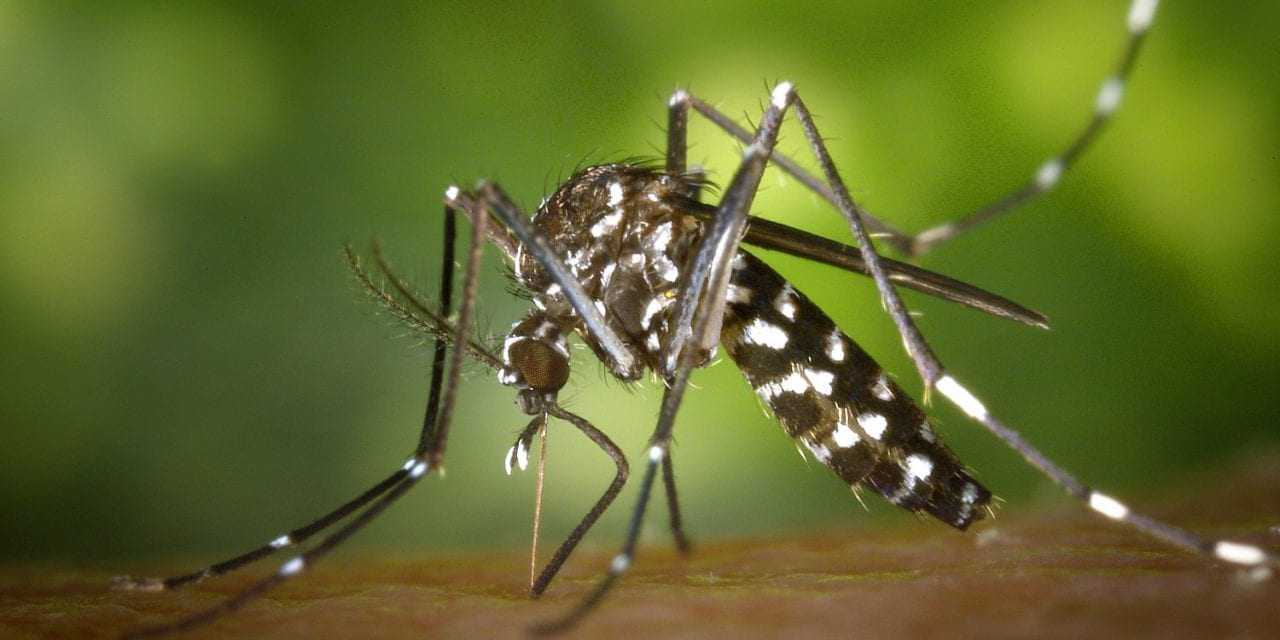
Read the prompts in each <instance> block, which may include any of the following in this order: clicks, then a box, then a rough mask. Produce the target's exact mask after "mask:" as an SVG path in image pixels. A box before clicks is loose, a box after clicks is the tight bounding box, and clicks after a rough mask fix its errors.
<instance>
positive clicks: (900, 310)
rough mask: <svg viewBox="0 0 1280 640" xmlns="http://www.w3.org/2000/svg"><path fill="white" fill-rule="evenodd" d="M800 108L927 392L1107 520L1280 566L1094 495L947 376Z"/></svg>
mask: <svg viewBox="0 0 1280 640" xmlns="http://www.w3.org/2000/svg"><path fill="white" fill-rule="evenodd" d="M794 102H795V110H796V117H797V118H799V120H800V124H801V126H802V127H803V128H804V132H805V137H806V138H807V139H808V140H809V144H810V146H811V147H812V148H813V152H814V155H815V156H817V159H818V164H819V165H821V166H822V169H823V172H824V173H825V174H826V176H827V180H828V181H829V183H830V184H831V186H832V190H833V191H834V192H835V193H836V195H837V201H838V202H839V203H840V206H839V208H840V212H841V214H842V215H844V217H845V218H846V220H847V221H848V222H849V226H850V228H851V229H852V230H853V234H854V236H855V237H856V238H857V240H858V243H859V245H860V246H859V250H860V251H861V252H862V255H863V259H864V261H865V262H866V264H867V267H868V269H869V270H870V271H871V273H872V277H873V278H874V279H875V281H876V286H877V288H878V289H879V290H880V295H881V299H882V300H884V302H885V306H886V307H887V308H888V310H889V314H890V315H891V316H892V317H893V319H894V322H895V324H897V326H898V329H899V332H900V333H901V335H902V339H903V342H904V344H905V345H906V347H907V353H908V354H909V355H910V356H911V358H912V360H913V361H914V362H915V363H916V367H917V369H918V370H919V371H920V375H921V378H922V379H923V380H924V382H925V384H926V386H927V387H933V388H936V389H937V390H938V392H939V393H941V394H942V395H943V397H945V398H947V400H949V401H950V402H951V403H952V404H954V405H955V406H956V407H957V408H959V409H960V410H961V411H964V412H965V413H966V414H967V415H968V416H969V417H971V418H973V419H974V420H975V421H977V422H978V423H979V424H981V425H983V426H984V427H986V428H987V430H988V431H990V432H991V433H992V434H994V435H995V436H996V437H997V438H999V439H1000V440H1002V441H1004V443H1005V444H1007V445H1008V446H1009V447H1011V448H1012V449H1014V450H1015V451H1017V452H1018V453H1019V454H1020V455H1021V456H1022V457H1023V459H1024V460H1026V461H1027V462H1028V463H1029V464H1030V465H1032V466H1034V467H1035V468H1037V469H1039V470H1040V471H1041V472H1042V473H1044V474H1045V476H1047V477H1048V478H1049V479H1050V480H1053V481H1054V482H1055V483H1057V484H1058V485H1059V486H1061V487H1062V488H1063V489H1064V490H1065V491H1066V492H1067V493H1068V494H1070V495H1072V496H1074V497H1075V498H1077V499H1079V500H1081V501H1084V502H1085V503H1086V504H1087V505H1088V506H1089V508H1090V509H1092V510H1094V511H1096V512H1098V513H1100V514H1102V515H1103V516H1105V517H1107V518H1110V519H1112V520H1118V521H1121V522H1125V523H1128V524H1130V525H1132V526H1134V527H1136V528H1137V529H1138V530H1140V531H1142V532H1144V533H1146V534H1148V535H1150V536H1153V537H1155V538H1158V539H1160V540H1164V541H1165V542H1168V543H1170V544H1173V545H1175V546H1179V547H1183V548H1185V549H1190V550H1193V551H1198V552H1200V553H1203V554H1206V555H1211V556H1213V557H1216V558H1218V559H1220V560H1224V561H1227V562H1234V563H1237V564H1243V565H1263V564H1280V559H1278V558H1277V557H1276V556H1275V555H1273V554H1270V553H1268V552H1266V551H1264V550H1263V549H1262V548H1260V547H1256V546H1253V545H1248V544H1243V543H1239V542H1231V541H1225V540H1207V539H1204V538H1201V537H1199V536H1197V535H1195V534H1193V533H1190V532H1188V531H1185V530H1182V529H1179V528H1177V527H1174V526H1171V525H1169V524H1166V523H1164V522H1160V521H1159V520H1155V519H1153V518H1150V517H1148V516H1145V515H1142V514H1138V513H1134V512H1132V511H1131V510H1130V509H1129V508H1128V507H1127V506H1125V505H1124V504H1122V503H1120V502H1118V501H1117V500H1115V499H1114V498H1112V497H1110V496H1107V495H1106V494H1103V493H1099V492H1097V491H1094V490H1092V489H1090V488H1089V487H1087V486H1085V485H1084V483H1082V482H1080V481H1079V480H1077V479H1076V478H1075V477H1073V476H1072V475H1070V474H1069V473H1067V472H1066V471H1064V470H1063V469H1061V468H1060V467H1058V466H1057V465H1056V464H1054V463H1053V461H1051V460H1050V459H1049V458H1048V457H1046V456H1045V455H1044V454H1042V453H1040V451H1038V450H1037V449H1035V447H1033V446H1031V444H1030V443H1028V442H1027V441H1026V440H1025V439H1023V437H1022V436H1021V434H1019V433H1018V432H1017V431H1014V430H1013V429H1011V428H1009V427H1007V426H1005V425H1004V424H1003V423H1002V422H1000V421H999V420H998V419H997V418H995V416H993V415H991V413H990V412H989V411H988V410H987V408H986V407H985V406H984V405H983V404H982V402H981V401H979V400H978V399H977V397H975V396H974V395H973V394H972V393H970V392H969V390H968V389H966V388H965V387H963V386H962V385H961V384H960V383H959V382H958V381H957V380H956V379H955V378H954V377H952V376H951V375H950V374H949V373H946V369H945V368H944V367H943V365H942V362H940V361H939V360H938V359H937V358H936V357H935V356H934V354H933V351H932V350H931V349H930V348H929V345H928V343H927V342H925V340H924V337H923V336H922V335H921V334H920V332H919V329H917V328H916V326H915V322H914V321H913V320H912V319H911V316H910V315H909V314H908V313H907V312H906V308H905V306H904V305H903V304H902V301H901V299H900V298H899V297H898V294H897V291H896V290H895V289H894V288H893V285H892V284H890V282H889V281H888V279H887V278H886V277H885V274H884V270H883V268H882V266H881V264H880V258H879V256H878V255H877V254H876V252H875V248H874V247H873V246H872V245H871V243H870V242H869V239H868V238H867V232H866V229H865V228H864V227H863V226H862V224H861V219H860V215H861V211H860V210H859V209H858V207H857V205H855V204H854V203H853V200H852V199H851V198H850V197H849V192H848V189H847V188H846V187H845V185H844V182H843V181H842V180H841V178H840V175H839V173H838V172H837V171H836V168H835V164H834V163H833V162H832V160H831V156H830V154H829V153H828V152H827V149H826V146H825V144H824V143H823V142H822V137H821V135H820V134H819V133H818V130H817V127H816V126H815V125H814V122H813V118H812V116H811V115H810V113H809V111H808V109H806V108H805V106H804V103H803V102H802V101H801V100H800V98H799V96H795V97H794Z"/></svg>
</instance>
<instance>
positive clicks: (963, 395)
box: [934, 375, 988, 421]
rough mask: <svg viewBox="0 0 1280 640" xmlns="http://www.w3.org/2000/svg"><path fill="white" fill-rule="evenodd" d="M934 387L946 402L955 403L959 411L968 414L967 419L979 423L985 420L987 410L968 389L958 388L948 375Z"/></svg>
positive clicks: (958, 384) (953, 379) (939, 379)
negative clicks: (945, 398) (969, 418)
mask: <svg viewBox="0 0 1280 640" xmlns="http://www.w3.org/2000/svg"><path fill="white" fill-rule="evenodd" d="M934 386H935V387H936V388H937V389H938V391H939V392H940V393H942V395H944V396H946V397H947V399H948V400H950V401H952V402H954V403H956V406H957V407H960V410H961V411H964V412H965V413H967V414H969V417H971V418H973V419H975V420H979V421H981V420H986V419H987V415H988V414H987V408H986V407H985V406H983V404H982V402H981V401H979V400H978V399H977V398H976V397H974V395H973V394H972V393H969V390H968V389H966V388H964V387H962V386H960V383H959V382H956V379H955V378H952V377H951V376H950V375H945V376H942V377H941V378H938V382H937V384H936V385H934Z"/></svg>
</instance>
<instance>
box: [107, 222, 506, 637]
mask: <svg viewBox="0 0 1280 640" xmlns="http://www.w3.org/2000/svg"><path fill="white" fill-rule="evenodd" d="M446 204H453V203H452V202H450V203H446ZM450 214H451V210H450V211H448V212H447V213H446V217H448V215H450ZM473 220H474V221H475V223H474V224H473V225H472V229H471V243H470V250H469V254H468V258H467V265H466V271H465V272H464V276H463V288H462V304H461V307H460V309H459V311H458V320H457V323H456V325H455V327H454V334H453V336H452V342H453V344H455V345H465V344H467V343H468V333H469V330H470V324H471V316H472V314H473V311H474V305H475V292H476V279H477V278H476V275H477V272H478V271H479V265H480V256H481V253H482V251H483V248H484V237H485V236H484V226H485V225H484V223H485V221H486V218H484V217H483V216H475V217H473ZM451 285H452V283H447V284H446V287H447V286H451ZM465 353H466V351H465V350H464V349H454V350H453V357H452V359H451V361H450V363H449V365H450V366H449V371H448V377H447V380H445V381H444V390H443V393H442V395H440V396H438V397H440V398H441V400H440V404H439V407H438V411H435V412H433V413H430V414H429V416H428V418H427V420H426V429H427V431H429V432H430V433H432V434H434V436H433V437H431V438H427V439H425V440H426V441H427V443H428V444H427V447H426V448H422V447H419V449H418V450H417V451H415V453H414V456H413V457H411V458H409V460H408V461H407V462H405V464H404V467H403V468H402V469H401V470H400V471H399V472H397V475H399V474H403V475H401V476H400V478H399V479H398V481H396V482H393V483H392V486H391V488H390V489H389V490H387V492H386V493H384V494H383V495H382V496H381V498H378V499H377V500H376V501H374V502H373V503H372V504H371V505H369V506H368V508H366V509H365V510H364V511H362V512H360V513H359V514H358V515H356V516H355V517H354V518H352V520H351V521H350V522H348V523H347V524H345V525H344V526H342V527H341V528H339V529H338V530H337V531H334V532H333V533H331V534H329V535H328V536H327V537H325V538H324V539H323V540H321V541H320V542H319V543H318V544H316V546H314V547H312V548H311V549H309V550H307V551H305V552H303V553H301V554H300V555H297V556H295V557H294V558H292V559H290V560H289V561H287V562H285V563H284V564H282V565H281V566H280V568H279V569H278V570H277V571H276V572H275V573H274V574H272V575H270V576H268V577H267V578H264V579H262V580H260V581H258V582H256V583H254V584H252V585H250V586H249V587H247V588H246V589H244V590H242V591H241V592H239V593H237V594H235V595H234V596H232V597H230V598H228V599H227V600H224V601H223V602H222V603H220V604H218V605H217V606H215V607H212V608H210V609H207V610H205V611H202V612H200V613H197V614H195V615H193V616H190V617H187V618H184V619H181V620H178V621H176V622H173V623H170V624H165V625H160V626H155V627H150V628H145V629H140V630H138V631H136V632H134V633H131V634H128V636H127V637H130V638H141V637H150V636H156V635H163V634H167V633H172V632H177V631H184V630H187V629H192V628H195V627H199V626H202V625H205V624H208V623H210V622H213V621H215V620H217V619H218V618H220V617H222V616H223V615H225V614H227V613H230V612H232V611H235V610H236V609H239V608H240V607H243V606H244V605H245V604H247V603H249V602H251V601H253V600H254V599H256V598H258V597H260V596H262V595H263V594H265V593H266V592H267V591H269V590H270V589H272V588H273V587H275V586H277V585H279V584H280V583H282V582H284V581H285V580H288V579H289V578H291V577H293V576H295V575H298V574H299V573H301V572H302V571H304V570H305V569H306V568H307V567H309V566H311V565H312V564H314V563H315V562H316V561H317V560H319V559H320V558H321V557H323V556H324V555H326V554H328V553H329V552H330V551H332V550H333V549H334V548H335V547H337V546H338V545H339V544H341V543H342V542H344V541H345V540H346V539H347V538H349V537H351V536H352V535H354V534H355V533H356V532H357V531H359V530H360V529H362V528H364V526H365V525H367V524H368V523H369V522H371V521H372V520H373V519H374V518H375V517H377V516H378V515H379V514H381V513H382V512H383V511H385V510H386V509H387V508H388V507H390V506H391V505H392V504H393V503H394V502H395V501H396V500H398V499H399V498H400V497H401V496H403V495H404V494H405V493H406V492H408V491H409V489H411V488H413V486H414V485H416V484H417V482H418V481H419V480H421V479H422V477H423V476H425V475H426V474H427V473H428V472H429V471H433V470H436V469H438V468H439V465H440V462H442V461H443V458H444V447H445V443H446V436H447V434H448V427H449V422H450V420H451V417H452V415H453V408H454V405H455V403H456V398H457V388H458V381H459V379H460V378H461V373H462V364H463V360H464V358H465V357H466V356H465ZM434 364H435V362H434V361H433V365H434ZM432 373H433V377H432V385H433V386H434V385H438V384H440V382H439V381H440V380H441V379H442V378H441V376H440V375H439V374H440V373H441V372H440V371H436V370H434V369H433V371H432ZM431 395H435V394H431ZM428 408H429V410H430V409H436V407H432V406H429V407H428Z"/></svg>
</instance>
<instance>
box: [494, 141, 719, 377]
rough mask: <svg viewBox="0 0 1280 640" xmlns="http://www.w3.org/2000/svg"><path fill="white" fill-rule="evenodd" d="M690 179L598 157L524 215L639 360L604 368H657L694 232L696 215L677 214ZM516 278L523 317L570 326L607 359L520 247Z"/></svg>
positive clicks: (691, 187)
mask: <svg viewBox="0 0 1280 640" xmlns="http://www.w3.org/2000/svg"><path fill="white" fill-rule="evenodd" d="M699 186H700V182H699V181H698V179H697V178H693V177H690V176H685V175H674V174H670V173H666V172H663V171H660V170H657V169H652V168H649V167H645V166H638V165H634V164H606V165H598V166H593V167H588V168H586V169H584V170H582V171H579V172H578V173H576V174H574V175H573V176H572V177H571V178H569V179H568V180H567V181H565V182H564V184H562V185H560V187H559V188H557V189H556V191H555V193H553V194H552V195H551V196H550V197H549V198H547V199H546V200H545V201H544V202H543V203H542V205H541V206H540V207H539V208H538V211H537V213H536V214H534V216H533V225H534V227H535V228H536V229H537V231H538V232H539V233H540V234H542V236H543V237H544V238H546V240H547V243H548V244H549V245H550V246H551V248H552V249H553V251H555V253H556V254H557V255H558V257H559V258H560V259H561V260H562V261H563V262H564V264H565V266H566V267H567V268H568V269H569V272H570V273H571V274H572V275H573V277H574V278H575V279H576V280H577V281H578V282H579V283H581V285H582V288H583V290H584V291H585V292H586V293H587V295H588V296H589V297H590V298H591V299H592V302H593V303H594V305H595V307H596V309H597V310H599V311H600V314H601V315H602V316H604V318H605V321H606V322H607V323H608V324H609V326H610V327H611V328H612V329H614V330H615V331H616V332H617V333H618V334H619V335H620V336H621V337H622V339H623V340H624V341H625V342H626V343H627V345H626V346H627V347H628V348H629V349H630V350H631V351H632V352H634V353H635V354H636V356H637V361H638V362H639V364H640V366H639V367H637V368H635V369H633V370H619V369H618V368H611V373H613V375H614V376H616V377H618V378H621V379H623V380H635V379H637V378H639V377H640V375H641V374H642V373H643V370H644V368H645V367H649V368H654V369H656V368H657V364H658V354H659V353H660V352H661V351H662V348H663V346H664V345H666V344H667V342H666V340H667V335H668V324H669V322H668V316H669V315H670V313H671V311H672V310H673V307H672V305H673V303H674V302H675V299H676V295H677V293H678V290H679V289H678V285H679V282H680V277H681V266H682V265H684V264H685V263H686V261H687V258H688V257H689V255H691V253H692V251H693V247H694V246H695V245H696V243H697V240H698V238H699V236H700V223H699V222H698V220H697V219H696V218H694V217H693V216H692V215H689V214H688V213H686V211H687V210H688V203H690V202H691V199H692V198H693V197H694V194H696V192H697V190H698V188H699ZM515 277H516V280H517V281H518V282H519V283H520V285H521V286H523V287H524V288H525V289H526V290H528V291H529V293H530V295H531V298H532V301H533V304H534V306H535V307H536V310H535V311H534V312H533V313H532V314H531V315H530V318H533V317H537V318H540V319H542V320H546V321H550V322H552V323H554V324H556V325H557V326H559V327H561V328H562V329H563V330H565V331H573V332H576V333H578V334H579V335H580V336H582V338H583V340H584V341H585V342H586V344H587V345H588V346H589V347H590V348H591V349H592V350H593V351H595V352H596V354H597V355H598V356H601V359H602V360H605V361H607V358H605V357H604V354H603V352H602V350H601V348H600V346H599V345H598V344H597V343H596V341H595V340H594V339H593V338H592V337H591V336H590V334H589V333H588V332H587V331H586V330H585V327H584V326H583V325H582V323H581V321H580V319H578V317H577V315H576V313H575V312H574V310H573V309H572V307H570V305H569V303H568V301H567V299H566V298H565V297H564V295H563V292H562V289H561V286H560V285H559V284H557V283H555V282H553V281H552V279H551V278H550V277H548V275H547V274H546V272H545V271H544V270H543V269H542V268H541V266H540V265H539V264H538V263H537V262H536V261H535V260H534V258H533V257H532V256H530V255H529V254H528V253H527V252H525V251H523V250H521V251H518V252H517V253H516V256H515Z"/></svg>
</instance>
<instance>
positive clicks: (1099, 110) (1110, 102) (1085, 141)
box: [672, 0, 1158, 255]
mask: <svg viewBox="0 0 1280 640" xmlns="http://www.w3.org/2000/svg"><path fill="white" fill-rule="evenodd" d="M1157 4H1158V0H1133V1H1132V3H1131V4H1130V7H1129V13H1128V18H1127V22H1126V24H1127V29H1128V33H1129V39H1128V42H1127V44H1126V45H1125V49H1124V52H1123V53H1122V54H1121V56H1120V60H1119V62H1118V63H1117V65H1116V67H1115V71H1114V72H1113V73H1112V75H1111V76H1109V77H1108V78H1107V79H1106V80H1104V81H1103V83H1102V87H1101V88H1100V89H1099V91H1098V97H1097V100H1096V101H1095V104H1094V112H1093V116H1092V118H1091V119H1090V121H1089V123H1088V124H1087V125H1086V126H1085V128H1084V129H1083V130H1082V131H1081V132H1080V133H1079V134H1078V135H1077V136H1076V137H1075V139H1074V140H1073V141H1072V142H1071V144H1069V145H1068V146H1067V148H1066V150H1065V151H1063V153H1062V154H1060V155H1058V156H1057V157H1055V158H1051V159H1050V160H1049V161H1047V162H1045V163H1044V164H1042V165H1040V168H1039V169H1038V170H1037V171H1036V174H1035V175H1034V176H1033V177H1032V179H1031V180H1029V181H1028V182H1027V183H1026V184H1024V185H1023V186H1022V187H1021V188H1019V189H1016V190H1014V191H1013V192H1012V193H1009V194H1008V195H1005V196H1004V197H1002V198H999V199H997V200H996V201H994V202H992V203H991V204H989V205H986V206H984V207H982V208H980V209H978V210H976V211H974V212H972V213H968V214H964V215H961V216H959V217H958V218H957V219H956V220H955V221H952V222H948V223H943V224H941V225H938V226H936V227H933V228H930V229H926V230H924V231H922V232H920V233H918V234H910V233H907V232H904V231H901V230H899V229H897V228H895V227H893V226H892V225H890V224H888V223H886V222H884V221H883V220H882V219H880V218H878V217H876V216H873V215H871V214H870V213H868V212H866V211H863V212H862V217H863V222H864V223H865V224H866V226H867V228H869V229H870V230H871V231H872V232H873V233H875V234H877V237H880V238H883V239H884V241H885V242H886V243H888V244H889V245H890V246H892V247H893V248H894V249H895V250H896V251H898V252H900V253H903V254H907V255H920V254H923V253H925V252H927V251H929V250H930V249H932V248H933V247H935V246H937V245H938V244H940V243H942V242H945V241H947V240H950V239H951V238H954V237H956V236H958V235H960V234H961V233H963V232H964V231H967V230H968V229H970V228H972V227H974V226H976V225H978V224H980V223H982V222H984V221H986V220H989V219H991V218H993V217H996V216H998V215H1000V214H1003V213H1006V212H1008V211H1010V210H1011V209H1014V208H1016V207H1017V206H1019V205H1021V204H1023V203H1025V202H1027V201H1028V200H1031V199H1032V198H1034V197H1036V196H1038V195H1040V194H1042V193H1045V192H1046V191H1048V190H1050V189H1051V188H1053V186H1054V185H1056V184H1057V183H1058V181H1059V180H1060V179H1061V178H1062V174H1063V172H1064V171H1065V170H1066V169H1067V168H1068V167H1070V166H1071V164H1072V163H1073V162H1074V161H1075V160H1076V159H1077V158H1078V157H1079V156H1080V154H1081V153H1083V152H1084V151H1085V149H1087V148H1088V147H1089V145H1090V144H1091V143H1092V142H1093V141H1094V139H1095V138H1096V137H1097V135H1098V134H1099V133H1100V132H1101V131H1102V128H1103V125H1105V124H1106V123H1107V121H1108V120H1110V118H1111V116H1112V115H1113V114H1114V113H1115V111H1116V109H1117V108H1118V107H1119V106H1120V101H1121V98H1122V97H1123V94H1124V86H1125V83H1126V82H1127V80H1128V77H1129V74H1130V71H1132V69H1133V64H1134V61H1135V60H1136V59H1137V55H1138V51H1139V50H1140V48H1141V45H1142V42H1143V39H1144V37H1145V35H1146V33H1147V31H1148V29H1149V28H1150V27H1151V22H1152V20H1153V19H1154V18H1155V11H1156V5H1157ZM677 95H679V92H677ZM681 97H682V98H683V99H686V100H687V101H688V103H689V106H691V107H693V109H694V111H697V112H698V113H699V114H701V115H702V116H703V117H705V118H706V119H707V120H710V121H711V122H712V123H713V124H715V125H716V126H717V127H719V128H720V129H722V130H723V131H724V132H725V133H727V134H729V135H730V136H732V137H734V138H736V139H737V140H738V141H739V142H742V143H743V144H747V143H750V142H751V132H749V131H747V130H746V129H744V128H743V127H742V126H741V125H739V124H738V123H737V122H735V121H734V120H733V118H730V117H729V116H727V115H725V114H724V113H723V112H721V111H720V110H718V109H716V108H715V107H713V106H711V105H710V104H708V103H706V102H704V101H702V100H700V99H698V98H697V97H695V96H692V95H689V94H687V93H685V94H684V95H682V96H681ZM672 99H673V100H674V99H675V98H674V96H673V98H672ZM771 161H772V162H773V163H774V164H775V165H777V166H778V168H780V169H782V170H783V171H784V172H786V173H787V174H788V175H790V176H791V177H793V178H795V179H796V180H798V181H799V182H800V183H802V184H804V185H805V186H806V187H808V188H809V189H810V190H812V191H813V192H814V193H816V194H818V195H819V196H820V197H822V198H823V199H825V200H826V201H827V202H830V203H831V204H832V205H833V206H837V207H838V206H839V202H838V201H837V196H836V193H835V192H834V191H832V190H831V189H830V188H829V186H828V185H827V184H825V183H824V182H823V181H822V180H820V179H818V178H817V177H816V176H814V175H813V174H811V173H809V172H808V171H806V170H804V169H802V168H801V167H800V166H799V165H798V164H796V163H795V161H793V160H791V159H790V158H788V157H786V156H785V155H782V154H774V155H773V157H772V158H771Z"/></svg>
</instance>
